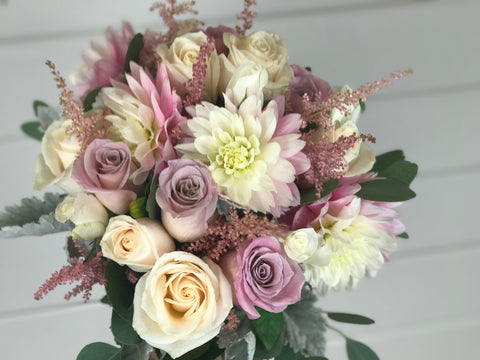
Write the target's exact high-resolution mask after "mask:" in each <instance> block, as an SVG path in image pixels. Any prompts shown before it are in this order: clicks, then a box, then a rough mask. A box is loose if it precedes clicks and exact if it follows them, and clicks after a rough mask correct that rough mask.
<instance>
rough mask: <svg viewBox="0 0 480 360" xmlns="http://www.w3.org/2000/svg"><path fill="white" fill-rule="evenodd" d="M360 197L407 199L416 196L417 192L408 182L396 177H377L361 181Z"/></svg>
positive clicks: (385, 199)
mask: <svg viewBox="0 0 480 360" xmlns="http://www.w3.org/2000/svg"><path fill="white" fill-rule="evenodd" d="M360 185H361V187H362V188H361V189H360V191H358V192H357V193H356V195H357V196H358V197H361V198H362V199H365V200H372V201H386V202H396V201H406V200H409V199H413V198H414V197H415V192H413V190H411V189H410V188H409V187H408V185H407V184H405V183H403V182H401V181H399V180H396V179H375V180H372V181H367V182H364V183H361V184H360Z"/></svg>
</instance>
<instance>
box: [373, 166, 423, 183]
mask: <svg viewBox="0 0 480 360" xmlns="http://www.w3.org/2000/svg"><path fill="white" fill-rule="evenodd" d="M417 173H418V165H417V164H414V163H412V162H410V161H406V160H398V161H396V162H394V163H393V164H391V165H390V166H388V167H386V168H385V169H382V170H381V171H380V172H379V173H378V176H380V177H386V178H389V179H397V180H398V181H401V182H403V183H404V184H407V185H410V184H411V183H412V181H413V179H415V177H416V176H417Z"/></svg>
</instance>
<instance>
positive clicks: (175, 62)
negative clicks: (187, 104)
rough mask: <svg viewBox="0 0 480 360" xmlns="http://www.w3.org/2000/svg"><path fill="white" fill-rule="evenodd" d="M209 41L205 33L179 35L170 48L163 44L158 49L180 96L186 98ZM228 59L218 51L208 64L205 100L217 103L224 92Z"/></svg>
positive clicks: (227, 74) (227, 75)
mask: <svg viewBox="0 0 480 360" xmlns="http://www.w3.org/2000/svg"><path fill="white" fill-rule="evenodd" d="M206 41H207V35H205V34H204V33H203V32H202V31H198V32H194V33H188V34H185V35H182V36H178V37H176V38H175V40H174V41H173V43H172V45H171V46H170V47H167V45H166V44H164V43H162V44H160V45H158V46H157V48H156V52H157V54H158V55H160V57H161V58H162V61H163V63H164V64H165V65H166V67H167V73H168V77H169V79H170V81H171V82H172V85H173V87H174V88H175V90H176V91H177V93H179V94H180V95H184V94H185V92H186V90H185V83H186V82H187V81H188V80H189V79H191V78H192V75H193V65H194V64H195V63H196V62H197V58H198V55H199V54H200V47H201V46H202V44H203V43H205V42H206ZM225 62H226V57H225V55H223V54H221V55H218V54H217V52H216V51H214V52H213V53H212V54H211V55H210V57H209V59H208V62H207V73H206V76H205V97H206V98H205V100H207V101H211V102H215V101H216V100H217V96H218V95H219V94H220V93H221V92H223V90H224V88H225V86H226V83H227V81H228V78H229V77H230V75H229V72H228V71H227V70H226V67H225Z"/></svg>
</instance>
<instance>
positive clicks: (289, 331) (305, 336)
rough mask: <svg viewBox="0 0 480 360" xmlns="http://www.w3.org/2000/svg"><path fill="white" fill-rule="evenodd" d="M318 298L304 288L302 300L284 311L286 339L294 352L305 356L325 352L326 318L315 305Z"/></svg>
mask: <svg viewBox="0 0 480 360" xmlns="http://www.w3.org/2000/svg"><path fill="white" fill-rule="evenodd" d="M316 300H317V297H316V295H315V294H314V293H313V292H312V291H310V290H307V289H304V290H303V291H302V300H301V301H299V302H298V303H296V304H293V305H290V306H289V307H288V308H287V309H286V310H285V311H284V312H283V321H284V329H285V340H286V342H287V343H288V345H289V346H290V348H291V349H292V350H293V351H294V352H296V353H301V354H302V355H303V356H305V357H314V356H323V355H324V353H325V336H324V335H325V330H326V328H325V319H324V317H323V316H322V312H321V310H320V309H319V308H317V307H315V302H316Z"/></svg>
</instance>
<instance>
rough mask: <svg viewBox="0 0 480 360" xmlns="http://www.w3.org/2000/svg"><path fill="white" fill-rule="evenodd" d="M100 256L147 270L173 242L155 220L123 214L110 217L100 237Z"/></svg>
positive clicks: (140, 270) (137, 268)
mask: <svg viewBox="0 0 480 360" xmlns="http://www.w3.org/2000/svg"><path fill="white" fill-rule="evenodd" d="M100 246H101V247H102V252H103V256H105V257H107V258H109V259H112V260H113V261H115V262H117V263H118V264H120V265H127V266H128V267H129V268H131V269H132V270H133V271H139V272H145V271H148V270H150V269H151V268H152V267H153V265H155V261H157V259H158V258H159V257H160V256H162V255H163V254H165V253H168V252H170V251H174V250H175V243H174V241H173V239H172V237H171V236H170V235H169V234H168V232H167V231H166V230H165V228H164V227H163V226H162V224H161V223H160V222H159V221H158V220H154V219H149V218H140V219H136V220H135V219H133V218H132V217H130V216H127V215H119V216H115V217H112V218H111V219H110V221H109V223H108V225H107V229H106V230H105V234H103V237H102V240H101V241H100Z"/></svg>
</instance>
